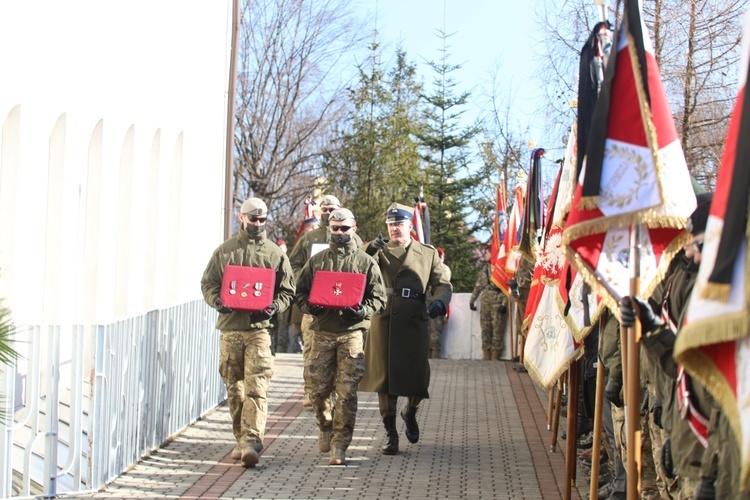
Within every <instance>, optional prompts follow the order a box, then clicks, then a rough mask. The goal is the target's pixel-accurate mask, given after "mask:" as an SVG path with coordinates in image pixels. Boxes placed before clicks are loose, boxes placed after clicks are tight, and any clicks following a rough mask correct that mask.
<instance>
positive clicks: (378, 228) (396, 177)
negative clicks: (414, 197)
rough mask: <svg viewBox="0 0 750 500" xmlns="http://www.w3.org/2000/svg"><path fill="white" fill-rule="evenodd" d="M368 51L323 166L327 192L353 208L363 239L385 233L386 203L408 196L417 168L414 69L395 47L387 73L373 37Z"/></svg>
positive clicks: (417, 92)
mask: <svg viewBox="0 0 750 500" xmlns="http://www.w3.org/2000/svg"><path fill="white" fill-rule="evenodd" d="M370 51H371V54H370V57H368V59H367V61H366V63H365V64H363V65H360V67H359V68H358V69H359V79H358V81H357V85H356V86H355V87H354V88H352V89H350V102H349V105H348V107H349V111H348V118H347V121H346V129H345V130H341V131H340V132H339V136H338V139H337V140H336V142H335V144H334V147H332V148H331V149H330V150H329V151H328V152H327V154H326V156H325V162H324V165H323V166H324V169H325V173H326V178H327V179H328V181H329V183H330V185H331V188H330V189H329V191H330V192H333V193H337V194H340V199H341V202H342V203H343V204H344V206H346V207H348V208H351V209H352V211H353V212H354V215H355V216H356V217H357V226H358V231H359V234H360V236H361V237H362V239H363V240H370V239H372V238H374V237H375V236H377V235H378V234H381V233H384V232H385V215H384V214H385V210H386V208H387V207H388V205H389V204H390V203H392V202H393V201H406V200H409V199H410V198H411V195H410V192H411V190H412V189H414V187H415V186H417V184H418V180H417V179H418V173H419V154H418V143H417V142H416V138H415V133H416V131H417V130H418V129H419V123H418V120H419V119H420V115H419V112H418V106H419V99H420V97H419V96H420V90H421V87H420V85H419V84H418V83H417V82H416V80H415V75H416V68H415V66H414V65H413V64H411V63H409V62H408V60H407V57H406V53H405V52H404V51H403V50H401V49H398V50H397V54H396V63H395V66H394V68H392V69H391V70H390V71H388V72H387V73H386V72H385V71H384V70H383V64H382V61H381V57H380V53H379V45H378V43H377V42H376V41H374V42H373V43H372V45H371V46H370Z"/></svg>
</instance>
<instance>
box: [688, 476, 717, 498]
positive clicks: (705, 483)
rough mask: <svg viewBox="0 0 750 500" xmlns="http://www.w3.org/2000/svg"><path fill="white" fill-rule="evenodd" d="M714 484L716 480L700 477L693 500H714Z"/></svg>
mask: <svg viewBox="0 0 750 500" xmlns="http://www.w3.org/2000/svg"><path fill="white" fill-rule="evenodd" d="M715 482H716V479H715V478H713V477H701V480H700V482H699V483H698V486H696V488H695V491H694V492H693V500H714V498H716V488H715V487H714V483H715Z"/></svg>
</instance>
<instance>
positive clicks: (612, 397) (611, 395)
mask: <svg viewBox="0 0 750 500" xmlns="http://www.w3.org/2000/svg"><path fill="white" fill-rule="evenodd" d="M621 391H622V384H616V383H614V382H612V381H611V380H609V381H607V385H606V387H604V394H606V395H607V399H609V401H610V402H611V403H612V404H613V405H615V406H616V407H618V408H622V397H620V392H621Z"/></svg>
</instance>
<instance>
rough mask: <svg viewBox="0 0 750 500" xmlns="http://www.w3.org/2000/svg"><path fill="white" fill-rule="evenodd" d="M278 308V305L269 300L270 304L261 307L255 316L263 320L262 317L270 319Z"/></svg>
mask: <svg viewBox="0 0 750 500" xmlns="http://www.w3.org/2000/svg"><path fill="white" fill-rule="evenodd" d="M278 310H279V307H278V306H277V305H276V304H274V303H273V302H271V305H270V306H268V307H266V308H265V309H262V310H260V311H258V312H256V313H255V317H256V318H258V319H260V320H264V319H271V318H272V317H273V315H274V314H276V311H278Z"/></svg>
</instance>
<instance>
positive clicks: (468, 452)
mask: <svg viewBox="0 0 750 500" xmlns="http://www.w3.org/2000/svg"><path fill="white" fill-rule="evenodd" d="M430 362H431V367H432V378H431V387H430V395H431V398H430V399H428V400H425V401H424V402H423V403H422V404H421V405H420V409H419V413H418V414H417V420H418V421H419V425H420V429H421V438H420V441H419V442H418V443H416V444H410V443H409V442H408V441H407V440H406V437H405V436H404V435H403V430H404V424H403V421H401V419H400V417H399V418H398V430H399V434H400V437H401V441H400V445H401V451H400V453H399V454H398V455H395V456H385V455H382V454H381V453H380V446H381V444H382V443H383V440H384V436H385V431H384V430H383V424H382V420H381V419H380V415H379V413H378V404H377V397H376V395H375V394H370V393H360V399H359V411H358V414H357V425H356V428H355V431H354V440H353V441H352V445H351V446H350V447H349V450H348V451H347V454H346V459H347V462H346V465H345V466H329V465H328V454H323V453H320V452H319V451H318V447H317V435H318V431H317V427H316V425H315V418H314V416H313V413H312V411H311V410H309V409H306V408H303V406H302V397H303V390H302V359H301V355H299V354H279V355H278V357H277V358H276V369H275V374H274V377H273V380H272V382H271V389H270V394H269V420H268V425H267V433H266V439H265V448H264V450H263V452H262V454H261V460H260V464H258V466H257V467H256V468H254V469H244V468H243V467H241V466H240V465H239V463H238V462H237V461H234V460H232V459H231V458H230V457H229V453H230V452H231V450H232V447H233V446H234V439H233V437H232V433H231V423H230V417H229V412H228V409H227V407H226V406H219V407H218V408H216V409H214V410H212V411H211V412H209V413H208V414H206V415H205V416H204V418H202V419H201V420H199V421H197V422H196V423H194V424H193V425H192V426H190V427H188V428H187V429H185V430H184V431H183V432H182V433H180V434H179V435H178V436H176V437H175V438H174V439H173V440H172V441H171V442H169V443H168V444H166V445H165V446H163V447H162V448H160V449H158V450H156V451H154V452H153V453H152V455H151V456H150V457H147V458H144V459H143V460H142V461H140V462H139V463H137V464H135V465H134V466H133V467H131V468H130V469H129V470H128V471H127V472H125V473H124V474H122V475H121V476H120V477H118V478H117V479H116V480H115V481H113V482H112V483H110V484H108V485H107V486H106V487H105V488H103V489H102V490H101V491H98V492H95V493H88V494H78V495H75V497H76V498H84V497H96V498H147V497H152V498H153V497H158V498H342V499H343V498H357V499H367V498H373V499H376V498H377V499H385V498H415V499H416V498H440V499H444V498H512V499H524V498H528V499H539V498H544V499H548V498H549V499H559V498H562V497H563V482H564V474H565V466H564V456H563V452H564V448H565V442H564V441H561V442H560V444H559V445H558V447H557V449H558V451H557V452H556V453H550V452H549V441H550V432H549V431H547V428H546V426H547V423H546V414H545V412H546V404H547V403H546V396H545V395H544V393H542V392H541V391H539V390H538V389H537V388H536V387H535V386H534V385H533V383H532V382H531V380H530V379H529V377H528V375H526V374H518V373H517V372H515V371H514V370H512V369H511V367H512V363H510V362H489V361H450V360H431V361H430ZM564 429H565V420H564V419H562V420H561V424H560V430H561V432H562V430H564ZM583 488H584V489H585V488H586V487H585V486H584V487H583ZM584 493H585V495H586V496H587V493H588V492H587V491H586V492H584ZM69 498H70V497H69ZM572 498H580V496H579V492H578V490H577V489H576V488H573V497H572Z"/></svg>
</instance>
